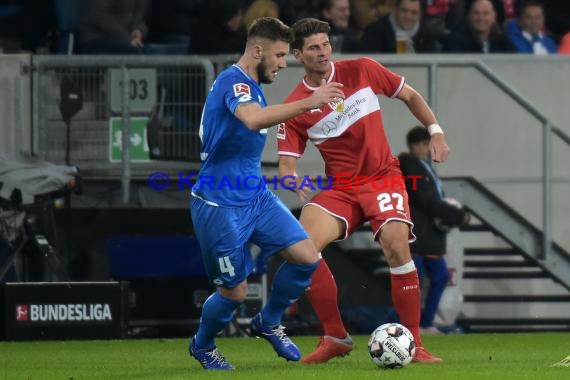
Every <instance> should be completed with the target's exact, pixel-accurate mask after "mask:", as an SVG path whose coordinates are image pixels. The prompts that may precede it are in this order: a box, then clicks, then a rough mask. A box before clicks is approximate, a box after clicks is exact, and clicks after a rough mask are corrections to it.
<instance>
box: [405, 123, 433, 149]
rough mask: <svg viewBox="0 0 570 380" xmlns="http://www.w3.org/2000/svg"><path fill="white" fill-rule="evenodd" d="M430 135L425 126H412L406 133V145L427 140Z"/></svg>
mask: <svg viewBox="0 0 570 380" xmlns="http://www.w3.org/2000/svg"><path fill="white" fill-rule="evenodd" d="M430 139H431V136H430V134H429V132H428V130H427V128H425V127H420V126H417V127H413V128H412V129H410V130H409V132H408V134H407V135H406V142H407V143H408V146H410V145H412V144H417V143H419V142H424V141H429V140H430Z"/></svg>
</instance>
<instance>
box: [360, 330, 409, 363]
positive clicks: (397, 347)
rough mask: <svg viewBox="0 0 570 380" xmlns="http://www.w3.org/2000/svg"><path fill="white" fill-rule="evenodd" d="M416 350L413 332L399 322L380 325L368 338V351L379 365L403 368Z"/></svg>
mask: <svg viewBox="0 0 570 380" xmlns="http://www.w3.org/2000/svg"><path fill="white" fill-rule="evenodd" d="M415 352H416V343H415V342H414V337H413V336H412V333H411V332H410V330H408V329H407V328H405V327H404V326H402V325H401V324H399V323H385V324H383V325H381V326H378V327H377V328H376V330H374V331H373V332H372V334H371V335H370V339H369V340H368V353H369V354H370V357H371V358H372V361H373V362H374V363H375V364H376V365H377V366H378V367H382V368H401V367H403V366H405V365H406V364H408V363H409V362H411V361H412V357H413V356H414V353H415Z"/></svg>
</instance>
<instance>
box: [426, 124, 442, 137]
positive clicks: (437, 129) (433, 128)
mask: <svg viewBox="0 0 570 380" xmlns="http://www.w3.org/2000/svg"><path fill="white" fill-rule="evenodd" d="M427 130H428V132H429V134H430V136H433V135H435V134H436V133H441V134H442V135H443V129H441V126H440V125H439V124H430V125H428V127H427Z"/></svg>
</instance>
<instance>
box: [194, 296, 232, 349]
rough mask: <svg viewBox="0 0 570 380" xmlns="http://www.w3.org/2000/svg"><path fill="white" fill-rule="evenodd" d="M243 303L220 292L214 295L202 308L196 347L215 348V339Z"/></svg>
mask: <svg viewBox="0 0 570 380" xmlns="http://www.w3.org/2000/svg"><path fill="white" fill-rule="evenodd" d="M240 303H241V302H238V301H233V300H231V299H229V298H226V297H224V296H222V295H221V294H220V293H219V292H217V291H216V292H215V293H214V294H212V295H211V296H210V297H208V299H207V300H206V302H204V306H203V307H202V317H201V318H200V327H199V328H198V332H196V347H197V348H198V349H200V350H204V349H207V350H209V349H211V348H214V347H215V345H216V343H215V342H214V338H215V337H216V335H217V334H218V333H219V332H220V331H222V330H223V329H224V328H225V327H226V326H227V325H228V323H230V321H231V320H232V318H233V312H234V310H235V309H236V308H237V307H238V306H239V304H240Z"/></svg>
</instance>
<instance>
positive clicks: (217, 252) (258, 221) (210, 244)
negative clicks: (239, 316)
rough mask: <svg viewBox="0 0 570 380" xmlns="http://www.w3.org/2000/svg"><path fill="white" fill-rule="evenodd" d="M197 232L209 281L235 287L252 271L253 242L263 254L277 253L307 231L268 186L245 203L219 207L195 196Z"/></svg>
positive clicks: (194, 217) (191, 207)
mask: <svg viewBox="0 0 570 380" xmlns="http://www.w3.org/2000/svg"><path fill="white" fill-rule="evenodd" d="M190 210H191V213H192V223H193V224H194V233H195V235H196V238H197V239H198V242H199V243H200V249H201V251H202V258H203V260H204V265H205V266H206V273H207V274H208V278H209V279H210V281H211V282H212V283H213V284H214V285H217V286H222V287H224V288H228V289H231V288H234V287H236V286H237V285H239V284H240V283H241V282H243V281H244V280H245V279H246V278H247V277H248V276H249V275H250V274H251V272H252V270H253V267H254V263H253V260H252V256H251V252H250V250H249V246H250V243H253V244H256V245H257V246H259V247H260V248H261V252H262V254H264V255H272V254H275V253H277V252H279V251H281V250H283V249H285V248H287V247H289V246H291V245H293V244H295V243H297V242H299V241H302V240H305V239H308V238H309V237H308V235H307V233H306V232H305V230H304V229H303V227H302V226H301V224H300V223H299V221H298V220H297V219H295V217H294V216H293V214H291V212H290V211H289V210H288V209H287V207H285V205H284V204H283V203H282V202H281V200H279V198H277V196H275V194H273V193H272V192H271V191H269V190H266V191H265V192H263V193H261V195H260V196H259V197H257V198H256V199H255V200H253V201H252V203H251V204H250V205H248V206H245V207H217V206H213V205H210V204H207V203H206V202H205V201H203V200H201V199H199V198H196V197H193V198H192V201H191V206H190Z"/></svg>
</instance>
